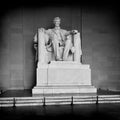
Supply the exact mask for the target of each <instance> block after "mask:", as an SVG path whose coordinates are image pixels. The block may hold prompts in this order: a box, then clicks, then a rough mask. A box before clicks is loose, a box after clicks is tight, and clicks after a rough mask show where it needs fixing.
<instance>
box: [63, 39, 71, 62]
mask: <svg viewBox="0 0 120 120" xmlns="http://www.w3.org/2000/svg"><path fill="white" fill-rule="evenodd" d="M71 47H72V41H71V39H67V40H66V43H65V48H64V52H63V60H65V61H67V59H68V56H69V51H70V49H71Z"/></svg>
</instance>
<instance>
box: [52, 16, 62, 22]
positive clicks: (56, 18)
mask: <svg viewBox="0 0 120 120" xmlns="http://www.w3.org/2000/svg"><path fill="white" fill-rule="evenodd" d="M58 20H59V21H60V20H61V19H60V17H55V18H54V19H53V21H58Z"/></svg>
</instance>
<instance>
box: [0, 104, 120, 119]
mask: <svg viewBox="0 0 120 120" xmlns="http://www.w3.org/2000/svg"><path fill="white" fill-rule="evenodd" d="M0 119H1V120H23V119H26V120H27V119H32V120H38V119H39V120H46V119H50V120H57V119H60V120H62V119H65V120H76V119H77V120H78V119H79V120H107V119H111V120H120V104H117V103H115V104H99V105H95V104H89V105H72V106H71V105H60V106H59V105H53V106H51V105H50V106H31V107H30V106H29V107H25V106H24V107H5V108H0Z"/></svg>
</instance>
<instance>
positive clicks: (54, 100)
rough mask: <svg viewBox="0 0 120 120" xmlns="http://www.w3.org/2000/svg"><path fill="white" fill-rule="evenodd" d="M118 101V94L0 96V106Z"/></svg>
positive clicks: (119, 96) (119, 100) (119, 97)
mask: <svg viewBox="0 0 120 120" xmlns="http://www.w3.org/2000/svg"><path fill="white" fill-rule="evenodd" d="M96 103H97V104H98V103H100V104H101V103H120V95H99V96H98V95H85V96H83V95H81V96H80V95H75V96H71V95H66V96H64V95H61V96H56V95H54V96H53V95H50V96H36V97H4V98H0V107H15V106H42V105H64V104H68V105H72V104H96Z"/></svg>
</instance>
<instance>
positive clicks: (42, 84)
mask: <svg viewBox="0 0 120 120" xmlns="http://www.w3.org/2000/svg"><path fill="white" fill-rule="evenodd" d="M96 92H97V89H96V88H95V87H94V86H92V85H91V69H90V66H89V65H83V64H80V63H77V62H69V61H51V63H50V64H45V65H44V64H40V63H38V68H37V85H36V86H35V87H34V88H33V90H32V93H33V95H36V94H42V95H46V94H61V93H64V94H65V93H96Z"/></svg>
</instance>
